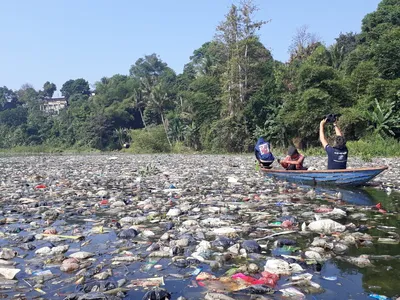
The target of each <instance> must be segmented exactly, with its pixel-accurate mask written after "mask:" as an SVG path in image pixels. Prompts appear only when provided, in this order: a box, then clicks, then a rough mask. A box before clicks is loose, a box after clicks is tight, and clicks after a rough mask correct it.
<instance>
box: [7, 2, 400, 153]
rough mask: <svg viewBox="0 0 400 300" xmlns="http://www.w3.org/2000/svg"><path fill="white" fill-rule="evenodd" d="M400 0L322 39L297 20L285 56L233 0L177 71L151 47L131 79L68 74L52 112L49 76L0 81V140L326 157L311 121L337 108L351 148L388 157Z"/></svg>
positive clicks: (399, 64) (394, 116) (399, 71)
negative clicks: (257, 146) (62, 103)
mask: <svg viewBox="0 0 400 300" xmlns="http://www.w3.org/2000/svg"><path fill="white" fill-rule="evenodd" d="M399 1H400V0H382V1H381V3H380V4H379V6H378V9H377V10H376V11H375V12H372V13H371V14H368V15H367V16H365V18H364V19H363V21H362V31H361V32H360V33H352V32H350V33H344V34H343V33H341V34H340V35H339V36H338V37H337V38H336V42H335V43H334V44H333V45H330V46H325V45H324V43H323V41H321V40H320V39H319V38H318V37H317V36H316V35H315V34H313V33H310V32H309V31H308V28H307V26H302V27H301V28H299V29H298V30H297V32H296V34H295V36H294V37H293V41H292V42H293V43H292V45H291V46H290V49H289V50H290V59H289V61H288V62H286V63H282V62H278V61H275V60H274V59H273V57H272V55H271V53H270V51H269V50H268V48H267V46H268V45H264V44H263V43H261V39H260V38H259V36H258V35H257V33H258V30H259V29H260V28H261V27H262V26H263V25H265V24H266V23H267V22H265V21H262V20H261V21H256V20H254V15H255V13H256V11H257V7H256V6H255V5H254V4H253V3H252V1H251V0H244V1H242V2H240V4H238V5H232V6H231V7H230V9H229V11H228V13H227V15H226V16H225V18H224V19H223V20H222V22H221V23H220V25H219V26H218V27H217V33H216V36H215V38H214V39H213V40H211V41H207V42H205V43H203V44H200V47H199V48H198V49H196V50H194V51H193V55H192V56H191V57H190V59H189V61H188V62H187V64H186V65H185V67H184V70H183V73H182V74H178V75H177V74H175V72H174V71H173V70H172V69H171V68H170V67H169V66H168V64H167V63H166V62H164V61H162V60H161V58H160V57H159V56H158V55H157V54H155V53H153V54H150V55H145V56H144V57H141V58H139V59H137V60H136V61H135V63H134V64H133V65H132V66H131V67H130V69H129V73H128V75H123V74H116V75H113V76H111V77H103V78H101V79H100V80H99V81H98V82H96V83H95V91H94V93H95V94H94V95H93V94H91V92H90V88H89V83H88V82H87V81H86V80H84V79H82V78H79V79H70V80H68V81H66V82H65V83H64V84H63V85H62V87H61V89H60V91H61V93H62V95H63V96H64V97H66V99H67V100H68V105H67V107H66V108H65V109H63V110H61V112H60V113H59V114H58V115H55V114H51V113H48V112H45V111H44V108H45V105H46V103H48V101H49V100H50V98H51V97H52V95H53V94H54V91H55V90H56V86H55V85H54V84H53V83H51V81H47V82H46V83H45V84H44V85H43V89H42V90H35V89H34V88H33V87H32V86H30V85H29V84H24V85H23V86H22V87H21V88H20V89H19V90H18V91H13V90H11V89H8V88H7V87H0V148H6V149H15V151H19V150H18V149H22V150H21V151H23V150H24V149H38V150H40V151H46V152H47V151H49V149H52V148H53V149H56V151H58V150H57V149H60V150H62V149H74V148H78V149H97V150H101V151H113V150H119V149H121V146H122V144H123V143H125V142H127V141H129V140H130V139H131V138H132V147H131V148H130V149H124V150H123V151H128V152H129V151H132V152H137V153H155V152H171V151H173V152H179V153H185V152H188V151H189V149H188V148H190V149H194V150H195V151H206V152H223V153H233V152H247V151H251V150H252V148H253V147H254V142H255V140H256V138H258V137H259V136H260V135H264V136H266V137H267V138H268V139H269V141H271V142H272V143H273V145H274V147H282V149H284V148H286V147H287V145H289V144H296V145H297V146H298V147H300V148H302V151H303V152H305V153H308V154H319V155H324V152H323V149H322V147H320V142H319V140H318V124H319V122H320V120H321V119H322V118H323V116H325V115H326V114H328V113H341V114H342V116H341V118H340V121H339V125H340V127H341V129H342V131H343V132H344V134H345V137H346V139H347V140H348V145H349V147H350V148H351V150H350V151H351V153H352V155H353V154H354V155H355V154H357V155H361V156H363V157H364V158H365V159H370V157H372V156H373V155H377V154H382V153H385V154H387V155H395V154H396V153H397V152H396V150H395V148H396V147H397V148H398V144H397V140H398V139H399V138H400V126H399V125H398V124H399V121H400V119H399V118H400V101H399V100H400V51H399V49H400V2H399ZM375 99H379V101H376V100H375ZM375 140H376V143H374V141H375ZM385 143H386V145H387V149H386V150H385V149H384V145H385ZM375 144H376V145H377V147H376V148H377V149H379V151H375V149H373V147H375ZM277 151H278V149H277ZM385 151H386V152H385Z"/></svg>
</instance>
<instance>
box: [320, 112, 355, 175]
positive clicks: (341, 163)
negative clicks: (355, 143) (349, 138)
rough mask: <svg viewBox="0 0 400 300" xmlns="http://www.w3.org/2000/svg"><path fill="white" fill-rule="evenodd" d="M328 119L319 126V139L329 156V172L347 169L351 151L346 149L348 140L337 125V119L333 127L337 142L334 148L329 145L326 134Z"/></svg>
mask: <svg viewBox="0 0 400 300" xmlns="http://www.w3.org/2000/svg"><path fill="white" fill-rule="evenodd" d="M326 122H327V119H326V118H325V119H323V120H322V121H321V123H320V124H319V139H320V141H321V144H322V147H324V149H325V151H326V153H327V154H328V170H337V169H346V167H347V156H348V154H349V151H348V150H347V147H346V140H345V139H344V137H343V134H342V132H341V131H340V128H339V126H338V125H337V123H336V119H335V121H334V122H333V127H334V128H335V134H336V137H335V142H334V144H333V147H332V146H331V145H329V144H328V142H327V140H326V138H325V133H324V126H325V124H326Z"/></svg>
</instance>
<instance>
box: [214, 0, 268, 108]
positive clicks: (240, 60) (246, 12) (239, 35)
mask: <svg viewBox="0 0 400 300" xmlns="http://www.w3.org/2000/svg"><path fill="white" fill-rule="evenodd" d="M255 11H257V7H256V6H255V5H254V4H253V3H252V1H244V2H242V3H241V6H240V7H237V6H236V5H232V6H231V8H230V10H229V12H228V14H227V15H226V18H225V20H224V21H223V22H221V24H220V25H219V26H218V27H217V35H216V40H217V41H218V42H220V43H221V44H222V45H223V49H224V55H225V56H226V57H227V62H226V66H225V71H224V73H223V79H222V80H223V83H224V89H223V98H224V99H225V105H226V111H227V115H229V116H233V115H235V114H236V113H238V112H239V111H241V110H242V109H243V108H244V106H245V104H246V101H247V100H248V99H249V96H250V94H249V87H250V86H252V83H250V82H249V75H250V74H251V73H252V71H253V68H251V67H250V66H254V65H252V63H256V61H255V60H254V58H255V57H254V55H253V56H252V55H251V54H250V53H249V52H250V51H249V47H250V45H251V44H254V43H257V42H258V37H257V36H256V31H257V30H259V29H260V28H261V27H262V25H264V24H265V23H266V22H265V21H253V20H252V18H253V15H254V13H255ZM258 46H260V44H258ZM256 48H257V47H256ZM264 55H265V57H262V56H261V57H259V58H260V59H261V63H263V62H265V61H266V60H267V59H268V58H267V56H268V52H267V51H265V52H264ZM252 58H253V60H252Z"/></svg>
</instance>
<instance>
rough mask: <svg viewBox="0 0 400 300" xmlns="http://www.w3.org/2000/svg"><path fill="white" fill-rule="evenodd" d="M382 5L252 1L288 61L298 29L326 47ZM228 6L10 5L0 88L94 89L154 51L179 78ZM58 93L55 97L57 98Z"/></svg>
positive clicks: (74, 0) (59, 1)
mask: <svg viewBox="0 0 400 300" xmlns="http://www.w3.org/2000/svg"><path fill="white" fill-rule="evenodd" d="M379 2H380V1H379V0H334V1H328V0H304V1H298V0H256V1H255V3H257V4H258V5H259V7H260V11H259V12H258V13H257V19H263V20H269V19H271V20H272V21H271V22H270V23H269V24H267V25H265V26H264V28H263V29H262V30H261V31H260V32H259V34H260V37H261V41H262V42H263V44H264V45H265V46H266V47H267V48H268V49H270V50H271V51H272V54H273V56H274V58H275V59H278V60H281V61H286V60H287V58H288V53H287V49H288V46H289V45H290V42H291V38H292V36H293V35H294V33H295V32H296V28H298V27H300V26H302V25H305V24H307V25H309V29H310V31H311V32H315V33H317V34H318V35H319V36H320V37H321V38H322V40H323V41H324V42H325V43H326V44H327V45H330V44H332V43H333V42H334V38H335V37H337V36H338V35H339V33H340V32H348V31H354V32H359V31H360V30H361V20H362V18H363V17H364V15H365V14H367V13H370V12H372V11H374V10H375V9H376V7H377V5H378V3H379ZM232 3H237V1H233V0H201V1H194V0H169V1H167V0H141V1H139V0H36V1H33V0H18V1H16V0H9V1H2V2H1V9H0V36H1V37H2V42H1V47H0V86H3V85H6V86H7V87H9V88H12V89H18V88H20V87H21V85H22V84H24V83H30V84H32V85H33V86H34V87H35V88H36V89H39V88H41V87H42V86H43V83H44V82H46V81H47V80H49V81H51V82H54V83H55V84H56V85H57V87H58V89H60V88H61V86H62V84H63V83H64V82H65V81H67V80H69V79H76V78H80V77H82V78H85V79H86V80H88V81H89V83H91V84H93V83H95V82H96V81H98V80H99V79H100V78H101V77H103V76H112V75H114V74H118V73H119V74H128V72H129V68H130V66H131V65H132V64H134V63H135V61H136V60H137V59H138V58H140V57H142V56H144V55H145V54H151V53H157V54H158V55H160V57H161V59H162V60H163V61H165V62H166V63H168V65H169V66H170V67H171V68H173V69H174V70H175V71H176V72H177V73H180V72H182V69H183V66H184V64H185V63H187V62H188V61H189V56H190V55H191V54H192V52H193V50H195V49H197V48H199V47H200V46H201V45H202V44H203V43H205V42H207V41H210V40H211V39H212V38H213V36H214V34H215V28H216V26H217V25H218V23H219V22H220V21H222V20H223V19H224V15H225V14H226V13H227V12H228V9H229V6H230V4H232ZM56 95H57V93H56V94H55V96H56Z"/></svg>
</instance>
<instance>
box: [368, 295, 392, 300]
mask: <svg viewBox="0 0 400 300" xmlns="http://www.w3.org/2000/svg"><path fill="white" fill-rule="evenodd" d="M369 296H370V297H371V298H374V299H378V300H385V299H389V298H388V297H386V296H383V295H378V294H370V295H369Z"/></svg>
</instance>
